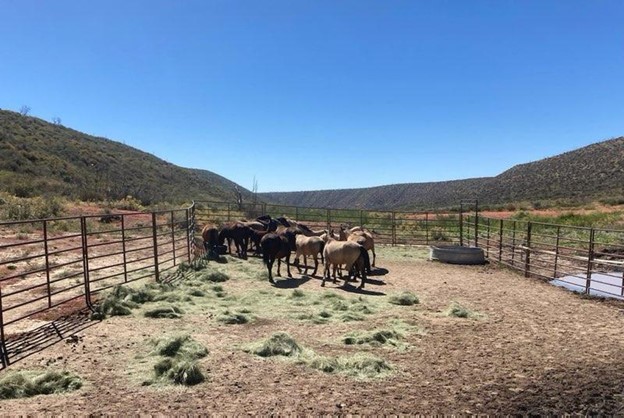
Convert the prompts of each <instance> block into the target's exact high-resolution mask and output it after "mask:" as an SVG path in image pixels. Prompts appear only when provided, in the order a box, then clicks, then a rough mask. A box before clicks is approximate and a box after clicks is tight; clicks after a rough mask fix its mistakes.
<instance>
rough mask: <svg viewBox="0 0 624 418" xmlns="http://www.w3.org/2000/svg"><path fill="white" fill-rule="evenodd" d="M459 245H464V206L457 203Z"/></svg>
mask: <svg viewBox="0 0 624 418" xmlns="http://www.w3.org/2000/svg"><path fill="white" fill-rule="evenodd" d="M459 246H460V247H463V246H464V206H463V204H462V203H460V204H459Z"/></svg>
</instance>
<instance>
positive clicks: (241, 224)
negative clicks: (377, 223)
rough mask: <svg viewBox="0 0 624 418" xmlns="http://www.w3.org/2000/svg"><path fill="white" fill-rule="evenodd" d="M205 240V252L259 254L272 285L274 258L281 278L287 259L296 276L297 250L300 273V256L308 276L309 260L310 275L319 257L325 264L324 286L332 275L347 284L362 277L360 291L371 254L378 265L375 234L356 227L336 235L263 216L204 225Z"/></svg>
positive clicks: (242, 256)
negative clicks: (309, 265)
mask: <svg viewBox="0 0 624 418" xmlns="http://www.w3.org/2000/svg"><path fill="white" fill-rule="evenodd" d="M202 239H203V245H204V248H205V249H206V251H207V252H209V253H214V254H219V253H225V252H226V251H227V252H229V253H230V254H231V252H232V243H233V244H234V246H235V248H236V254H237V255H238V257H240V258H247V253H248V251H253V252H254V254H255V255H261V256H262V259H263V261H264V264H266V266H267V269H268V273H269V281H270V282H271V283H275V281H274V280H273V272H272V270H273V264H274V263H275V261H276V260H277V275H278V276H280V269H281V260H282V259H283V260H285V261H286V272H287V274H288V277H292V274H291V272H290V264H291V262H290V257H291V254H292V253H293V252H294V254H295V257H294V260H295V261H294V264H295V266H296V267H297V269H298V271H299V273H300V274H301V272H302V268H301V264H300V262H299V258H300V257H303V261H304V268H305V270H306V272H307V269H308V261H307V260H308V257H312V259H313V260H314V270H313V272H312V276H315V275H316V274H317V271H318V266H319V260H318V259H319V257H320V259H321V264H324V265H325V270H324V272H323V281H322V283H321V286H325V280H327V279H330V278H332V277H333V282H334V283H336V279H337V273H338V275H339V276H340V278H341V279H343V280H344V284H345V285H346V284H347V282H348V281H350V280H356V277H357V276H359V277H360V279H361V283H360V286H359V288H363V287H364V285H365V283H366V274H367V273H368V274H370V272H371V261H370V257H369V255H368V251H369V250H370V251H371V252H372V254H373V260H372V266H373V267H374V266H375V241H374V238H373V233H372V232H371V231H369V230H368V229H366V228H364V227H361V226H356V227H353V228H349V227H347V226H342V227H341V228H340V230H339V232H338V234H335V233H334V231H333V230H326V229H323V230H312V229H310V228H309V227H308V226H306V225H304V224H302V223H299V222H297V221H294V220H292V219H288V218H285V217H279V218H271V217H270V216H269V215H265V216H261V217H259V218H256V219H255V220H253V221H246V220H240V221H235V222H230V223H227V224H225V225H222V226H221V227H219V228H218V227H216V226H213V225H206V226H205V227H204V228H203V229H202ZM226 242H227V244H226ZM343 268H344V270H343ZM343 271H344V272H346V278H344V277H343ZM330 273H331V274H330ZM351 276H353V277H352V279H351Z"/></svg>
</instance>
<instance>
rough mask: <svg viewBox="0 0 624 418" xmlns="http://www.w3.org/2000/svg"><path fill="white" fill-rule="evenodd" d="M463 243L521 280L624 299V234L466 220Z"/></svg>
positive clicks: (470, 217) (479, 217) (481, 218)
mask: <svg viewBox="0 0 624 418" xmlns="http://www.w3.org/2000/svg"><path fill="white" fill-rule="evenodd" d="M464 224H465V226H466V227H465V228H464V231H463V233H464V234H465V235H466V238H465V242H466V244H469V245H474V244H475V242H478V244H479V246H481V247H482V248H483V250H484V252H485V255H486V257H487V259H488V260H490V261H491V262H496V263H500V264H502V265H505V266H507V267H509V268H512V269H514V270H517V271H520V272H522V273H523V274H524V276H525V277H536V278H541V279H545V280H549V281H550V280H554V282H553V283H554V284H557V285H560V286H564V287H567V288H569V289H571V290H574V291H577V292H580V293H585V294H592V295H596V296H605V297H615V298H623V297H624V277H623V272H624V231H622V230H614V229H601V228H587V227H579V226H567V225H554V224H547V223H540V222H529V221H522V220H507V219H494V218H488V217H482V216H476V217H475V216H468V217H467V218H466V220H465V222H464Z"/></svg>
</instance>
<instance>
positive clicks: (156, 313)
mask: <svg viewBox="0 0 624 418" xmlns="http://www.w3.org/2000/svg"><path fill="white" fill-rule="evenodd" d="M183 314H184V311H182V309H180V308H178V307H177V306H175V305H163V306H158V307H156V308H153V309H149V310H147V311H145V312H144V313H143V315H144V316H145V317H147V318H169V319H175V318H181V317H182V315H183Z"/></svg>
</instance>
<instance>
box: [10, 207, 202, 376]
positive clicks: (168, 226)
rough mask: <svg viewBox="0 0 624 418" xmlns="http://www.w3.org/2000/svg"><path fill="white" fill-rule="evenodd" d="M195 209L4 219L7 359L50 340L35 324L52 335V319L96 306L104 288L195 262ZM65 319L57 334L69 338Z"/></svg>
mask: <svg viewBox="0 0 624 418" xmlns="http://www.w3.org/2000/svg"><path fill="white" fill-rule="evenodd" d="M192 214H193V208H192V207H191V208H186V209H181V210H170V211H162V212H152V213H129V214H106V215H97V216H96V215H89V216H80V217H65V218H55V219H42V220H29V221H19V222H0V237H1V238H0V337H1V340H0V358H1V360H2V365H3V366H7V365H8V364H9V363H10V362H11V360H12V359H13V360H15V359H19V358H22V357H23V356H25V355H27V354H26V353H28V345H29V344H31V345H32V344H35V345H36V344H40V343H41V341H48V342H49V337H45V338H42V337H41V335H37V333H36V332H34V331H33V330H37V329H41V330H42V331H41V332H43V333H44V334H46V333H47V334H49V333H50V331H49V329H48V328H46V325H45V324H48V323H49V320H50V319H54V318H55V317H58V316H60V315H62V314H63V313H68V312H73V311H76V310H79V309H80V308H83V307H88V306H91V301H92V298H93V297H97V294H98V293H99V292H101V291H102V290H104V289H108V288H111V287H113V286H115V285H118V284H124V283H128V282H132V281H136V280H140V279H144V278H148V277H149V278H154V277H155V278H156V279H158V276H159V274H160V276H161V277H162V275H163V274H169V273H170V271H171V270H172V269H173V268H174V267H175V266H177V265H178V264H179V263H181V262H184V261H190V260H191V253H190V251H191V246H190V240H189V237H190V236H191V234H190V233H189V228H192V226H193V225H194V222H193V219H192V218H191V216H192ZM53 312H56V313H53ZM63 324H64V325H63ZM63 324H55V323H54V322H53V323H52V324H51V326H52V328H51V329H52V330H53V332H52V334H55V335H58V338H63V334H62V332H64V330H65V331H67V330H68V329H70V328H71V324H69V323H63ZM68 324H69V325H68ZM20 338H21V339H20ZM25 341H27V342H25Z"/></svg>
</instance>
